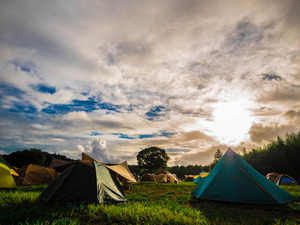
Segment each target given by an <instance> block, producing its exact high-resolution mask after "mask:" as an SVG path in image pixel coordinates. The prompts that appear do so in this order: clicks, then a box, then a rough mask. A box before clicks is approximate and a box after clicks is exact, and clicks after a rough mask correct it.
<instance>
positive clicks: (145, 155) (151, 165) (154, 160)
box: [137, 147, 170, 172]
mask: <svg viewBox="0 0 300 225" xmlns="http://www.w3.org/2000/svg"><path fill="white" fill-rule="evenodd" d="M169 159H170V158H169V156H168V154H167V153H166V151H165V150H164V149H161V148H158V147H150V148H145V149H143V150H142V151H140V152H139V154H138V155H137V161H138V165H139V167H140V168H141V169H148V170H149V171H150V172H154V171H155V170H158V169H159V168H165V167H167V162H168V160H169Z"/></svg>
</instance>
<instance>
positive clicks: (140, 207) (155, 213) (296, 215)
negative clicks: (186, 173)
mask: <svg viewBox="0 0 300 225" xmlns="http://www.w3.org/2000/svg"><path fill="white" fill-rule="evenodd" d="M196 186H197V185H196V184H194V183H193V182H180V183H178V184H175V183H158V182H139V183H136V184H133V186H132V189H130V190H125V195H126V198H127V200H128V201H127V202H126V204H125V205H124V204H89V205H82V206H75V205H66V206H59V205H52V206H51V207H50V206H46V205H44V204H42V203H41V202H39V201H37V198H38V196H39V195H40V193H41V192H42V191H44V190H45V188H46V185H42V186H23V187H18V189H16V190H4V189H2V190H1V194H0V210H1V214H0V221H1V225H2V224H3V225H4V224H74V225H75V224H299V222H300V203H299V202H294V203H289V204H284V205H261V204H243V203H240V204H233V203H225V202H210V201H201V202H195V201H193V200H192V199H191V196H190V192H192V191H193V190H194V189H195V187H196ZM283 188H284V189H285V190H286V191H288V192H289V193H291V194H293V195H294V196H295V197H298V198H299V197H300V187H299V186H286V187H283Z"/></svg>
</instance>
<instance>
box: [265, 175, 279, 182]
mask: <svg viewBox="0 0 300 225" xmlns="http://www.w3.org/2000/svg"><path fill="white" fill-rule="evenodd" d="M279 175H280V174H278V173H268V174H267V175H266V178H267V179H268V180H270V181H272V182H273V183H274V182H275V180H276V178H277V177H278V176H279Z"/></svg>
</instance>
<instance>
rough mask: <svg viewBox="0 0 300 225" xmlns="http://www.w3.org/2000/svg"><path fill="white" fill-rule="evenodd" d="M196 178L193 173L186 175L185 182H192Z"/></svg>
mask: <svg viewBox="0 0 300 225" xmlns="http://www.w3.org/2000/svg"><path fill="white" fill-rule="evenodd" d="M194 180H195V177H194V176H193V175H184V181H185V182H192V181H194Z"/></svg>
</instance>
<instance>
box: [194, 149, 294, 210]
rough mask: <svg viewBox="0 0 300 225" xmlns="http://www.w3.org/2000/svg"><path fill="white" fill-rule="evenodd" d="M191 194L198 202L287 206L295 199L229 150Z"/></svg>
mask: <svg viewBox="0 0 300 225" xmlns="http://www.w3.org/2000/svg"><path fill="white" fill-rule="evenodd" d="M191 194H192V195H193V196H195V197H196V198H198V199H209V200H218V201H231V202H245V203H264V204H284V203H286V202H291V201H294V200H296V198H295V197H294V196H292V195H291V194H289V193H288V192H286V191H284V190H283V189H281V188H280V187H278V186H277V185H275V184H274V183H272V182H271V181H270V180H268V179H267V178H265V177H264V176H263V175H261V174H260V173H259V172H257V171H256V170H255V169H254V168H253V167H251V166H250V165H249V164H248V163H247V162H246V161H244V160H243V159H242V158H241V157H240V156H239V155H237V154H236V153H235V152H234V151H232V150H231V149H230V148H228V150H227V151H226V153H225V154H224V155H223V157H222V158H221V160H220V161H219V162H218V164H217V165H216V166H215V167H214V169H213V170H212V171H211V172H210V173H209V174H208V176H206V177H205V178H203V179H202V180H201V181H200V184H199V185H198V187H197V188H196V189H195V190H194V191H193V192H192V193H191Z"/></svg>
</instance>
